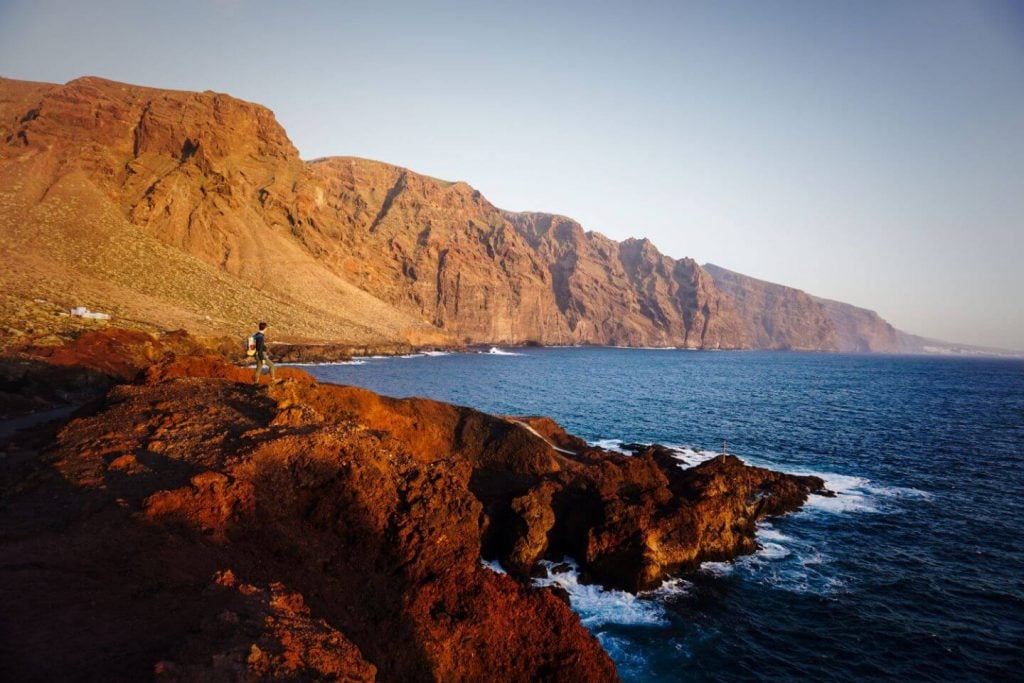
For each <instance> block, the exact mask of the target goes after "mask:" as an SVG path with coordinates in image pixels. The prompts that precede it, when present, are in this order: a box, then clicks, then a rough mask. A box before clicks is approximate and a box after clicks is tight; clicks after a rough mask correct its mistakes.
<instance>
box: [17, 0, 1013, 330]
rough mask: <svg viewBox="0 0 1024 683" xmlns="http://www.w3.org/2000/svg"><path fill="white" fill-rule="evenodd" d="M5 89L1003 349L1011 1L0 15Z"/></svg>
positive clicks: (206, 0) (1009, 204)
mask: <svg viewBox="0 0 1024 683" xmlns="http://www.w3.org/2000/svg"><path fill="white" fill-rule="evenodd" d="M0 74H3V75H6V76H9V77H13V78H22V79H28V80H41V81H51V82H65V81H68V80H70V79H72V78H75V77H77V76H80V75H86V74H88V75H97V76H103V77H106V78H112V79H115V80H122V81H128V82H132V83H139V84H144V85H151V86H157V87H164V88H179V89H188V90H207V89H211V90H217V91H222V92H227V93H231V94H233V95H235V96H238V97H242V98H245V99H248V100H254V101H257V102H260V103H262V104H265V105H267V106H269V107H270V108H271V109H273V110H274V111H275V112H276V113H277V116H278V119H279V120H280V121H281V123H282V124H283V125H284V126H285V128H286V129H287V131H288V133H289V135H290V136H291V138H292V140H293V141H294V142H295V144H296V146H297V147H298V148H299V150H300V152H301V153H302V155H303V157H305V158H314V157H319V156H327V155H332V154H346V155H357V156H363V157H369V158H374V159H381V160H384V161H389V162H392V163H396V164H400V165H402V166H408V167H410V168H412V169H414V170H416V171H420V172H423V173H427V174H429V175H433V176H438V177H442V178H447V179H452V180H456V179H460V180H466V181H467V182H469V183H471V184H472V185H474V186H476V187H477V188H479V189H480V190H481V191H482V192H483V193H484V194H485V195H486V196H487V197H488V198H489V199H490V200H491V201H492V202H494V203H495V204H497V205H498V206H501V207H503V208H507V209H512V210H523V209H530V210H543V211H551V212H555V213H562V214H566V215H569V216H572V217H573V218H576V219H577V220H579V221H580V222H582V223H583V225H584V226H585V227H586V228H588V229H593V230H598V231H600V232H603V233H605V234H606V235H609V236H610V237H614V238H617V239H622V238H625V237H628V236H647V237H650V238H651V239H652V240H653V241H654V242H655V243H656V244H657V245H658V246H659V247H660V248H661V249H662V250H663V251H665V252H666V253H668V254H670V255H672V256H675V257H681V256H692V257H694V258H696V259H697V260H698V261H700V262H702V263H703V262H712V263H716V264H718V265H722V266H725V267H728V268H731V269H734V270H738V271H741V272H744V273H747V274H749V275H753V276H755V277H760V278H763V279H767V280H772V281H775V282H781V283H784V284H788V285H792V286H795V287H799V288H801V289H804V290H807V291H809V292H811V293H814V294H817V295H821V296H826V297H831V298H835V299H840V300H843V301H847V302H850V303H854V304H857V305H861V306H866V307H869V308H873V309H876V310H877V311H879V313H881V314H882V315H883V316H884V317H886V318H887V319H889V320H890V321H891V322H893V323H894V324H895V325H896V326H897V327H900V328H902V329H905V330H907V331H910V332H915V333H919V334H924V335H927V336H933V337H938V338H943V339H948V340H952V341H962V342H968V343H978V344H987V345H994V346H1002V347H1012V348H1017V349H1024V264H1022V263H1021V261H1022V259H1024V2H1014V1H1009V2H985V1H980V0H954V1H950V2H947V1H943V0H918V1H905V2H898V1H893V2H882V1H876V0H857V1H856V2H824V1H821V2H819V1H817V0H814V1H808V2H749V3H748V2H733V3H725V2H722V3H711V2H709V3H700V4H697V3H684V2H628V3H627V2H586V3H584V2H563V3H556V2H536V3H535V2H528V1H521V2H514V3H512V2H509V3H498V2H481V1H477V2H436V3H431V2H425V1H424V2H385V1H373V2H341V1H339V2H302V1H295V2H255V1H254V2H248V1H246V0H183V1H177V2H143V1H138V0H136V1H134V2H127V1H125V2H122V1H114V0H94V1H91V2H69V1H64V2H52V1H47V0H30V1H23V0H0Z"/></svg>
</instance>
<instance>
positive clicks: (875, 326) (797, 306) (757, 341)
mask: <svg viewBox="0 0 1024 683" xmlns="http://www.w3.org/2000/svg"><path fill="white" fill-rule="evenodd" d="M704 270H705V271H706V272H708V273H710V274H711V276H712V277H713V278H714V279H715V284H716V285H718V288H719V289H720V290H721V291H723V292H725V293H726V294H727V295H729V296H730V297H732V299H733V301H734V302H735V304H736V307H737V308H738V310H739V313H740V318H741V320H742V321H743V323H744V325H745V326H746V328H745V330H744V332H745V334H746V335H747V336H748V337H749V338H750V339H751V340H752V341H753V346H754V347H755V348H761V349H789V350H801V351H842V352H847V353H921V352H923V351H925V350H927V348H928V346H929V345H930V344H931V345H938V346H939V347H942V349H939V348H936V350H943V349H945V348H947V347H948V349H949V350H950V351H952V350H953V347H951V346H950V345H948V344H945V343H944V342H930V341H929V340H926V339H923V338H921V337H917V336H914V335H910V334H907V333H905V332H901V331H899V330H897V329H896V328H894V327H893V326H892V325H890V324H889V323H887V322H886V321H885V320H883V319H882V317H881V316H879V315H878V314H877V313H875V312H874V311H869V310H868V309H866V308H858V307H857V306H852V305H850V304H844V303H842V302H839V301H832V300H830V299H821V298H819V297H816V296H811V295H810V294H807V293H806V292H802V291H800V290H799V289H794V288H792V287H786V286H785V285H777V284H775V283H772V282H765V281H764V280H758V279H756V278H752V277H749V276H747V275H742V274H740V273H736V272H733V271H731V270H726V269H725V268H722V267H721V266H716V265H712V264H710V263H708V264H705V265H704Z"/></svg>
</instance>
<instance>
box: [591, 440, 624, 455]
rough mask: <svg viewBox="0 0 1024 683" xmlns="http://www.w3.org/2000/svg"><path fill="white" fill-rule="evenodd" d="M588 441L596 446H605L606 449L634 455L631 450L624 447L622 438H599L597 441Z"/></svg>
mask: <svg viewBox="0 0 1024 683" xmlns="http://www.w3.org/2000/svg"><path fill="white" fill-rule="evenodd" d="M588 443H589V445H591V446H594V447H595V448H603V449H604V450H606V451H613V452H615V453H622V454H623V455H632V453H631V452H630V451H627V450H625V449H624V448H623V447H622V439H598V440H597V441H590V442H588Z"/></svg>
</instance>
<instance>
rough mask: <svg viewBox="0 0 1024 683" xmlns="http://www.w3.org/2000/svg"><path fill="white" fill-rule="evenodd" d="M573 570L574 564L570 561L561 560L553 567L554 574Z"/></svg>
mask: <svg viewBox="0 0 1024 683" xmlns="http://www.w3.org/2000/svg"><path fill="white" fill-rule="evenodd" d="M571 571H572V565H571V564H569V563H568V562H559V563H558V564H556V565H555V566H554V567H552V568H551V573H552V574H567V573H568V572H571Z"/></svg>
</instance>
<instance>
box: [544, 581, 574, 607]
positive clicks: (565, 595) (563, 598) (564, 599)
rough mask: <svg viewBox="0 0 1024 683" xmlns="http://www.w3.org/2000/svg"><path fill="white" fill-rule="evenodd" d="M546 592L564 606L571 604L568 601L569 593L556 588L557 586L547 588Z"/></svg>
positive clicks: (558, 587)
mask: <svg viewBox="0 0 1024 683" xmlns="http://www.w3.org/2000/svg"><path fill="white" fill-rule="evenodd" d="M548 590H549V591H551V593H552V594H553V595H554V596H555V597H556V598H558V599H559V600H561V601H562V602H564V603H565V604H567V605H570V604H572V601H571V600H570V599H569V591H567V590H565V589H564V588H562V587H561V586H558V585H555V586H548Z"/></svg>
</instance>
